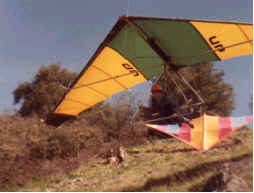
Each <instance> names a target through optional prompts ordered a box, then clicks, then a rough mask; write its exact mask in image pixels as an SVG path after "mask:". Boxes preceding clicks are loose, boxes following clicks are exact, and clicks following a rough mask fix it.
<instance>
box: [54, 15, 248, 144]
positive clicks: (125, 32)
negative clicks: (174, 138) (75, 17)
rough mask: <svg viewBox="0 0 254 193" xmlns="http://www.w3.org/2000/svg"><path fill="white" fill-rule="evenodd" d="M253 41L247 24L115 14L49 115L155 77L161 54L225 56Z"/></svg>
mask: <svg viewBox="0 0 254 193" xmlns="http://www.w3.org/2000/svg"><path fill="white" fill-rule="evenodd" d="M252 39H253V38H252V25H251V24H238V23H225V22H224V23H223V22H214V21H198V20H184V19H182V20H181V19H163V18H145V17H125V16H123V17H120V19H119V20H118V22H117V23H116V24H115V26H114V27H113V28H112V30H111V31H110V33H109V34H108V35H107V37H106V38H105V40H104V41H103V42H102V44H101V45H100V46H99V48H98V49H97V51H96V52H95V54H94V55H93V56H92V58H91V59H90V60H89V62H88V63H87V65H86V67H85V68H84V69H83V70H82V72H81V73H80V74H79V76H78V78H77V79H76V80H75V81H74V83H73V84H72V86H71V88H70V89H68V90H67V92H66V93H65V95H64V96H63V98H62V99H61V101H60V102H59V104H58V105H57V107H56V108H55V110H54V112H53V114H61V115H67V116H68V115H70V116H76V115H78V114H79V113H80V112H82V111H84V110H86V109H88V108H90V107H92V106H93V105H95V104H97V103H99V102H102V101H104V100H105V99H107V98H108V97H110V96H112V95H113V94H115V93H117V92H119V91H122V90H124V89H127V88H130V87H132V86H134V85H136V84H138V83H142V82H144V81H147V80H149V79H151V78H152V77H153V76H156V75H159V74H160V73H161V72H162V71H163V64H165V57H162V56H163V55H164V56H166V58H169V59H170V60H168V61H166V62H171V63H174V64H175V65H182V64H183V65H191V64H196V63H203V62H210V61H215V60H224V59H227V58H231V57H235V56H240V55H245V54H250V53H252ZM221 45H222V46H221ZM192 135H198V136H201V135H203V133H200V132H197V133H193V134H192ZM196 145H197V146H198V147H199V146H200V145H201V144H200V143H199V142H197V144H196Z"/></svg>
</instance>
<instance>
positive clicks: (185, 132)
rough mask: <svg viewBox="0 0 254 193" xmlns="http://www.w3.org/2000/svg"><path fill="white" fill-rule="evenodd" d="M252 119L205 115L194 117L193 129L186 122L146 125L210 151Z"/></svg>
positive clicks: (197, 147)
mask: <svg viewBox="0 0 254 193" xmlns="http://www.w3.org/2000/svg"><path fill="white" fill-rule="evenodd" d="M251 121H252V116H246V117H234V118H233V117H218V116H209V115H206V114H204V115H203V116H201V117H199V118H197V119H193V120H192V121H191V122H192V123H193V124H194V128H193V129H191V128H190V127H189V126H188V125H187V124H186V123H183V124H182V125H181V126H179V125H178V124H177V125H153V124H146V126H148V127H150V128H152V129H155V130H157V131H160V132H162V133H165V134H167V135H170V136H173V137H175V138H177V139H179V140H181V141H183V142H184V143H187V144H189V145H190V146H192V147H194V148H195V149H197V150H199V151H202V152H204V151H208V150H209V149H211V148H212V147H214V146H215V145H216V144H218V143H219V142H220V141H221V140H222V139H224V138H225V137H227V136H228V135H230V134H231V133H232V132H234V131H237V130H238V129H240V128H242V127H243V126H245V125H247V124H248V123H249V122H251Z"/></svg>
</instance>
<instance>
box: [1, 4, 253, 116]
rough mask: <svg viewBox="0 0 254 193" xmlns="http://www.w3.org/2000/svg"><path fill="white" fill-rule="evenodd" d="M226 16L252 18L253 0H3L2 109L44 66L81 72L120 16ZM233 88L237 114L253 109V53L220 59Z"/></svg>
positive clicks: (237, 18)
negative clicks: (13, 94) (59, 64)
mask: <svg viewBox="0 0 254 193" xmlns="http://www.w3.org/2000/svg"><path fill="white" fill-rule="evenodd" d="M126 13H128V14H129V15H135V16H151V17H172V18H189V19H190V18H192V19H209V20H226V21H240V22H249V23H253V21H252V19H253V16H252V14H253V4H252V0H242V1H240V0H213V1H208V0H192V1H190V0H138V1H134V0H129V1H127V0H125V1H123V0H122V1H121V0H104V1H103V0H40V1H39V0H37V1H36V0H0V25H1V30H0V67H1V68H0V113H1V112H3V111H4V110H6V109H12V108H13V107H14V106H13V96H12V91H13V90H14V89H15V88H16V87H17V86H18V83H19V82H24V81H29V80H31V79H32V78H33V76H34V75H35V73H36V72H37V71H38V69H39V68H40V66H42V65H48V64H51V63H56V62H61V64H62V66H63V67H65V68H67V69H68V70H70V71H75V72H78V73H79V72H80V71H81V70H82V68H83V67H84V65H85V64H86V63H87V61H88V60H89V58H90V57H91V56H92V54H93V52H94V51H95V50H96V48H97V47H98V46H99V44H100V43H101V41H102V40H103V39H104V38H105V36H106V35H107V33H108V32H109V30H110V29H111V28H112V26H113V25H114V24H115V22H116V21H117V20H118V17H119V16H121V15H123V14H126ZM216 67H217V68H218V69H223V70H224V71H225V74H226V75H225V81H226V82H228V83H231V84H232V85H233V87H234V89H235V93H236V97H235V102H236V104H237V106H236V110H235V111H234V113H233V115H235V116H242V115H245V114H249V113H250V108H249V105H248V103H249V102H250V96H251V95H252V87H253V81H252V76H253V72H252V71H253V60H252V56H242V57H238V58H234V59H230V60H226V61H224V62H218V63H216Z"/></svg>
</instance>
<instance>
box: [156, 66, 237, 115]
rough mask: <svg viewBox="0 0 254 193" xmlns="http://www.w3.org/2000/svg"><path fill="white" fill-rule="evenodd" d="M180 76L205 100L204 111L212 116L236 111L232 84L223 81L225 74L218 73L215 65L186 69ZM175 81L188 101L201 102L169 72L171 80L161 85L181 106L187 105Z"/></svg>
mask: <svg viewBox="0 0 254 193" xmlns="http://www.w3.org/2000/svg"><path fill="white" fill-rule="evenodd" d="M180 74H181V75H182V76H183V77H184V78H185V79H186V80H187V81H188V82H189V83H190V85H191V86H192V87H193V88H194V89H195V90H196V91H197V92H198V94H199V95H200V96H201V97H202V98H203V99H204V101H205V104H204V105H203V111H204V112H206V113H207V114H211V115H220V116H228V115H230V113H231V112H232V110H233V109H234V99H233V97H234V92H233V88H232V86H231V85H230V84H228V83H226V82H225V81H224V79H223V76H224V72H223V71H222V70H221V71H218V70H216V69H215V68H214V65H213V64H211V63H209V64H200V65H196V66H195V65H194V66H190V67H185V68H182V69H181V70H180ZM172 79H174V80H175V81H176V83H177V85H179V86H178V87H180V88H181V89H182V90H183V92H184V93H185V95H186V97H187V98H188V100H190V99H191V100H192V101H191V104H194V103H197V102H199V100H198V98H197V97H196V96H195V95H194V93H193V92H192V91H191V90H190V89H189V88H188V87H187V86H185V85H183V84H182V83H181V82H179V79H177V77H176V76H175V74H173V73H170V72H169V79H168V80H165V79H163V78H162V79H161V80H160V81H159V84H161V85H162V87H163V88H164V89H166V90H167V93H168V94H169V95H174V96H176V98H177V99H178V101H179V103H180V104H185V101H184V97H183V95H182V94H181V91H180V90H179V88H178V87H176V85H175V84H174V83H173V81H172Z"/></svg>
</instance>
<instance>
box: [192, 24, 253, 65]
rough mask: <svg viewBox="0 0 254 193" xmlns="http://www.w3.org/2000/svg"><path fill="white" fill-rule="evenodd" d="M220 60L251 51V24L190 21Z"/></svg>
mask: <svg viewBox="0 0 254 193" xmlns="http://www.w3.org/2000/svg"><path fill="white" fill-rule="evenodd" d="M190 23H191V24H192V25H193V26H195V28H196V29H197V30H198V31H199V32H200V34H201V35H202V36H203V38H204V39H205V40H206V42H207V43H208V44H209V46H210V47H211V49H212V50H216V54H217V56H218V57H219V58H220V59H221V60H225V59H229V58H232V57H237V56H241V55H248V54H252V53H253V45H252V42H250V41H252V40H253V36H252V34H253V28H252V25H241V24H230V23H211V22H196V21H191V22H190Z"/></svg>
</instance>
